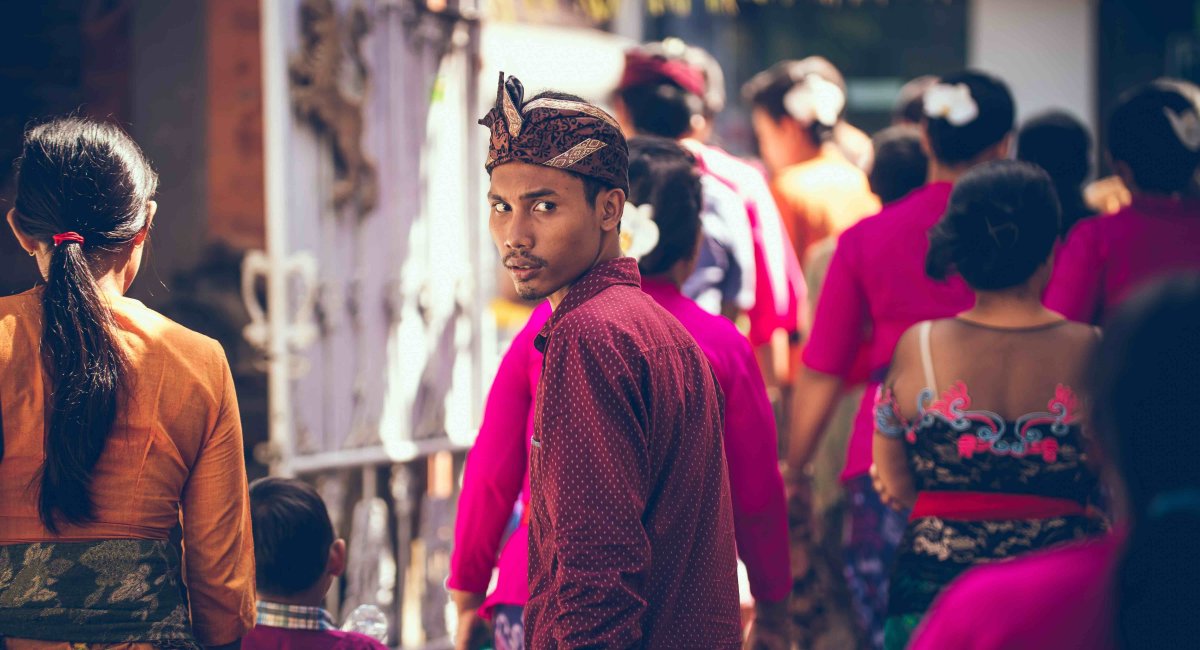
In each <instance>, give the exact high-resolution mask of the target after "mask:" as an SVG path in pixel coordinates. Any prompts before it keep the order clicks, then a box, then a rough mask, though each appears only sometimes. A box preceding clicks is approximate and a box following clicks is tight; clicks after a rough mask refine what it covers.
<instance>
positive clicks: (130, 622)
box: [0, 118, 254, 650]
mask: <svg viewBox="0 0 1200 650" xmlns="http://www.w3.org/2000/svg"><path fill="white" fill-rule="evenodd" d="M16 164H17V184H16V188H17V192H16V200H15V202H14V205H13V208H12V209H11V210H9V212H8V223H9V225H10V226H11V228H12V231H13V234H14V235H15V236H16V238H17V240H18V241H19V242H20V244H21V247H22V248H24V249H25V251H26V252H28V253H29V255H30V257H33V258H35V260H36V263H37V264H38V268H39V270H40V271H41V274H42V277H43V278H44V282H43V283H42V284H40V285H39V286H38V287H35V288H34V289H32V290H30V291H27V292H25V293H22V294H19V295H16V296H11V297H7V298H0V435H2V438H0V440H2V443H3V444H2V446H0V567H3V569H0V640H2V641H0V642H2V643H6V644H7V646H6V647H7V648H8V649H9V650H19V649H22V648H52V647H53V648H59V647H66V644H67V643H72V644H83V645H84V646H85V647H88V648H110V647H112V648H117V647H119V648H137V649H142V648H147V649H148V648H152V647H172V648H200V647H220V646H226V645H229V644H235V645H236V643H237V642H238V640H239V639H240V638H241V636H242V635H243V634H244V633H245V632H246V631H248V630H249V629H250V627H251V626H252V625H253V620H254V562H253V541H252V537H251V533H250V518H249V509H248V507H247V503H248V498H247V489H246V472H245V465H244V462H243V460H242V434H241V423H240V420H239V416H238V408H237V399H236V396H235V394H234V389H233V385H232V377H231V375H230V371H229V365H228V362H227V361H226V359H225V355H224V352H223V351H222V350H221V347H220V345H219V344H217V343H216V342H215V341H213V340H211V339H208V338H206V337H204V336H201V335H199V334H196V333H194V332H191V331H189V330H187V329H185V328H183V327H181V326H180V325H177V324H175V323H173V322H171V321H169V320H167V319H166V318H164V317H163V316H161V315H159V314H157V313H156V312H153V311H151V310H149V309H147V308H146V307H145V306H143V305H142V304H141V303H139V302H137V301H136V300H132V299H129V298H125V297H124V293H125V291H126V290H127V289H128V288H129V286H130V284H131V283H132V282H133V280H134V277H136V275H137V273H138V269H139V267H140V264H141V259H142V253H143V249H144V245H145V242H146V239H147V237H148V236H149V232H150V225H151V222H152V221H153V219H154V215H155V212H156V210H157V204H156V203H155V202H154V201H153V200H152V199H153V196H154V192H155V188H156V186H157V183H158V177H157V175H156V174H155V172H154V170H153V169H151V167H150V165H149V163H148V162H147V160H146V158H145V156H144V155H143V154H142V152H141V150H140V149H139V148H138V146H137V145H136V144H135V143H134V142H133V140H131V139H130V138H129V136H128V135H126V134H125V133H124V132H122V131H121V130H120V129H118V128H117V127H115V126H112V125H109V124H105V123H102V122H95V121H91V120H86V119H80V118H64V119H58V120H54V121H51V122H47V123H45V124H42V125H40V126H35V127H33V128H32V129H30V130H29V131H28V133H26V135H25V142H24V147H23V151H22V154H21V157H20V158H19V159H18V160H17V163H16ZM180 523H182V527H183V547H184V555H183V559H182V562H181V561H180V558H179V557H178V554H177V552H176V549H175V546H174V545H172V544H171V543H169V542H168V536H169V534H170V532H171V530H172V529H173V528H175V527H176V526H177V525H179V524H180ZM184 567H186V576H187V578H186V581H185V580H184V579H183V578H182V571H183V569H184ZM6 575H7V576H8V579H7V580H6V579H5V576H6ZM14 576H15V577H14ZM185 582H186V598H185V597H184V595H183V588H184V587H185ZM35 585H36V588H34V586H35ZM72 647H74V646H72Z"/></svg>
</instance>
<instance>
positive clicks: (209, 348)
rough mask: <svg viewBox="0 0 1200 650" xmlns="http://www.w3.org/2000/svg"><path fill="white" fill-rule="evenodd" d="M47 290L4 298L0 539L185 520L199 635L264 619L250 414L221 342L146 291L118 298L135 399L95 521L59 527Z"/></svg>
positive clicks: (229, 635) (122, 423) (0, 305)
mask: <svg viewBox="0 0 1200 650" xmlns="http://www.w3.org/2000/svg"><path fill="white" fill-rule="evenodd" d="M41 296H42V293H41V289H34V290H31V291H28V292H25V293H22V294H19V295H16V296H10V297H6V298H0V413H3V435H4V440H3V442H4V456H3V459H2V460H0V544H21V543H31V542H43V541H91V540H100V539H129V538H134V539H156V540H157V539H167V537H168V533H169V532H170V531H171V529H172V528H174V527H175V526H176V525H177V524H182V528H183V547H184V559H183V564H184V567H183V569H184V579H185V581H186V583H187V587H188V597H189V598H190V601H191V610H192V624H193V629H194V631H195V634H196V637H197V639H198V640H199V641H200V643H201V644H204V645H222V644H226V643H231V642H233V641H235V640H237V639H239V638H241V637H242V636H243V635H245V633H246V632H248V631H249V630H250V629H251V628H252V627H253V626H254V619H255V608H254V603H255V591H254V540H253V536H252V534H251V531H250V508H249V497H248V494H247V485H246V465H245V460H244V458H243V456H242V426H241V419H240V416H239V414H238V405H237V397H236V395H235V393H234V389H233V377H232V375H231V374H230V371H229V362H228V361H227V360H226V358H225V353H224V351H223V350H222V349H221V345H220V344H219V343H217V342H216V341H214V340H212V339H210V338H208V337H206V336H202V335H200V334H197V333H195V332H192V331H191V330H189V329H187V328H185V327H183V326H181V325H178V324H176V323H174V322H172V321H171V320H169V319H167V318H166V317H164V316H162V315H160V314H158V313H157V312H155V311H152V310H150V309H149V308H147V307H146V306H144V305H142V303H140V302H138V301H136V300H133V299H130V298H118V299H116V300H115V301H114V304H113V305H112V307H113V312H114V315H115V317H116V321H117V324H118V328H119V332H118V341H119V342H120V345H121V346H122V349H123V350H124V351H125V354H126V358H127V360H128V362H129V363H128V368H129V371H128V374H127V384H126V385H127V389H128V391H129V392H128V397H127V398H126V399H125V400H124V403H123V407H122V409H121V411H120V413H119V414H118V417H117V422H116V424H115V425H114V428H113V431H112V434H111V435H110V437H109V439H108V444H107V446H106V447H105V450H104V453H103V455H102V456H101V457H100V461H99V462H98V463H97V464H96V467H95V470H94V471H93V474H92V475H93V479H92V485H91V493H92V496H93V499H94V500H95V505H96V509H95V514H96V520H95V521H94V522H92V523H90V524H87V525H83V526H72V525H63V526H62V527H61V529H60V534H59V535H54V534H52V533H51V532H49V531H48V530H46V528H45V526H44V525H43V524H42V522H41V520H40V519H39V518H38V508H37V486H38V472H39V470H40V468H41V466H42V464H43V462H44V460H45V453H44V451H43V445H44V442H45V412H46V407H45V404H46V398H47V394H46V393H47V386H46V385H45V382H44V380H43V377H44V370H43V367H42V359H41V355H40V354H39V348H40V346H41V337H42V302H41ZM31 485H32V486H33V488H32V489H31V488H30V486H31ZM8 643H9V646H8V647H10V648H18V647H19V648H25V647H30V648H33V647H39V648H40V647H50V645H46V644H45V643H44V642H28V643H24V642H20V641H19V640H17V639H9V640H8ZM22 643H24V644H22ZM59 645H60V646H61V645H62V644H59ZM141 645H142V644H137V645H135V646H131V647H141ZM145 647H150V646H149V645H147V646H145Z"/></svg>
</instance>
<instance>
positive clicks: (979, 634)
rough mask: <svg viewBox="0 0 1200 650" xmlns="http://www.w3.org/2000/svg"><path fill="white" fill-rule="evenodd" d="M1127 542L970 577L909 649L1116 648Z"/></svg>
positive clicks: (1085, 545) (940, 604)
mask: <svg viewBox="0 0 1200 650" xmlns="http://www.w3.org/2000/svg"><path fill="white" fill-rule="evenodd" d="M1121 543H1122V542H1121V536H1120V535H1118V534H1110V535H1106V536H1104V537H1101V538H1098V539H1095V540H1090V541H1087V542H1080V543H1077V544H1071V545H1068V546H1062V547H1058V548H1055V549H1053V550H1047V551H1043V552H1040V553H1035V554H1031V555H1027V556H1025V557H1021V558H1017V559H1014V560H1012V561H1009V562H997V563H994V564H986V565H983V566H980V567H977V568H975V569H972V570H970V571H968V572H967V573H965V574H963V575H962V577H961V578H959V579H958V580H957V581H955V582H954V583H952V584H951V585H950V587H948V588H947V589H946V591H944V592H943V593H942V594H941V596H939V597H938V600H937V601H935V602H934V604H933V607H932V608H931V609H930V611H929V613H928V614H927V615H926V617H925V620H924V621H923V623H922V626H921V627H920V628H918V630H917V632H916V634H915V635H914V636H913V641H912V643H911V645H909V650H943V649H944V648H954V649H955V650H1074V649H1078V650H1085V649H1086V650H1114V649H1115V648H1116V644H1115V643H1114V640H1113V617H1114V602H1113V598H1112V593H1113V590H1112V580H1113V572H1114V570H1115V567H1116V564H1117V562H1118V559H1119V557H1120V551H1121Z"/></svg>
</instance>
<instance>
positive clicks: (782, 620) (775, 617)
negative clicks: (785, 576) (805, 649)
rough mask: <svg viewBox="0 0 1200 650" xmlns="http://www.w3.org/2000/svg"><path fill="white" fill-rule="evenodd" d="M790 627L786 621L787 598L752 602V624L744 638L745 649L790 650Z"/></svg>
mask: <svg viewBox="0 0 1200 650" xmlns="http://www.w3.org/2000/svg"><path fill="white" fill-rule="evenodd" d="M791 647H792V629H791V623H790V622H789V621H788V599H787V598H784V599H783V600H780V601H776V602H765V601H761V600H760V601H757V602H755V603H754V624H753V625H752V626H751V627H750V635H749V636H748V637H747V638H746V645H745V648H746V650H791Z"/></svg>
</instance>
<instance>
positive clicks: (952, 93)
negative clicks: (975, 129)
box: [924, 84, 979, 126]
mask: <svg viewBox="0 0 1200 650" xmlns="http://www.w3.org/2000/svg"><path fill="white" fill-rule="evenodd" d="M924 105H925V116H926V117H928V118H930V119H943V120H946V121H947V122H949V123H950V124H951V125H952V126H966V125H967V124H970V123H971V122H974V121H975V118H977V117H979V104H976V103H975V98H973V97H971V88H970V86H968V85H967V84H953V85H951V84H934V85H933V86H931V87H930V88H929V90H926V91H925V98H924Z"/></svg>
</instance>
